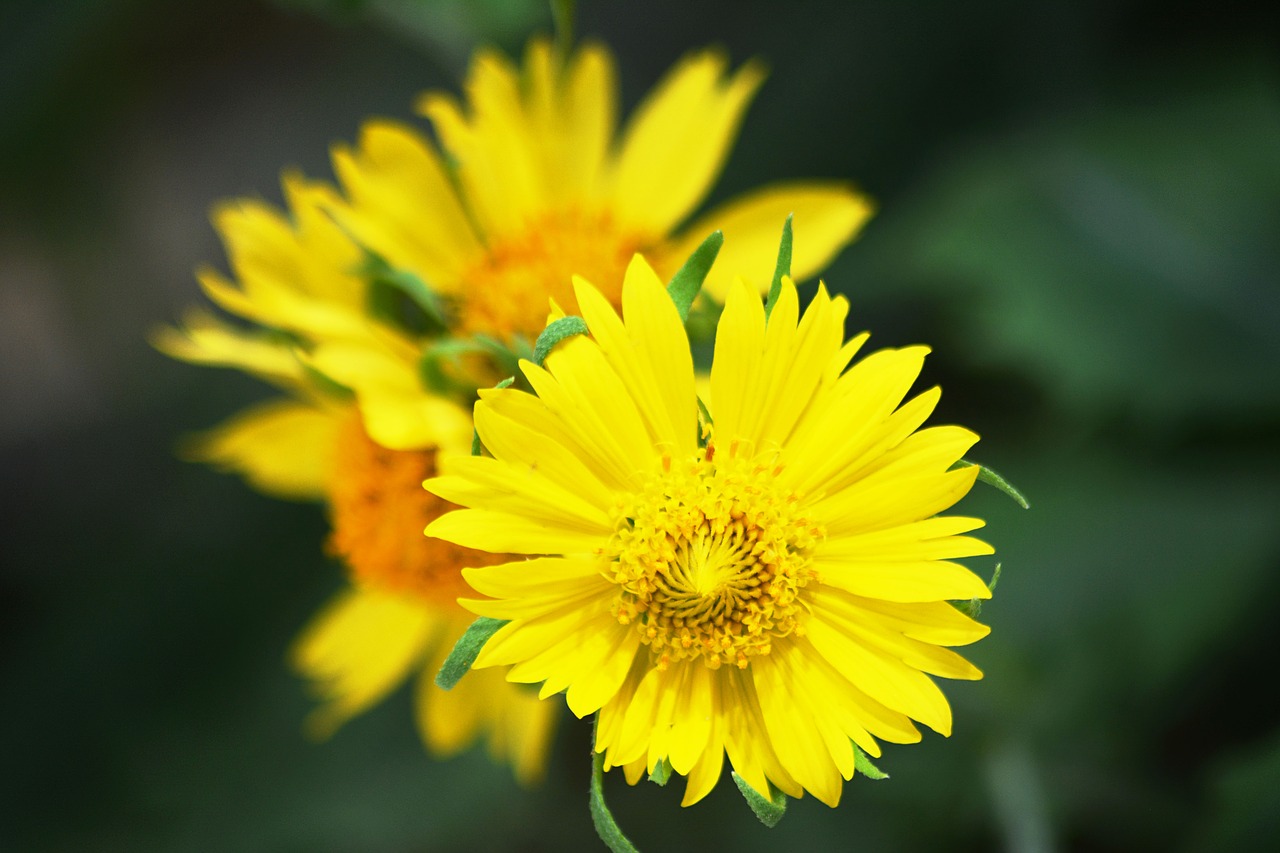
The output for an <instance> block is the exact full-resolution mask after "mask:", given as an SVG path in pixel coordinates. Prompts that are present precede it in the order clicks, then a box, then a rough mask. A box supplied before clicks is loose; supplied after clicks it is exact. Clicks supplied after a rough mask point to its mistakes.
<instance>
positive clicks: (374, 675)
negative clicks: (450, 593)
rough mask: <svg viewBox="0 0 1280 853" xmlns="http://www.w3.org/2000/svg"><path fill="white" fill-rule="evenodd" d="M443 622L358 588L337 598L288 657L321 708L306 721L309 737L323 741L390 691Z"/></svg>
mask: <svg viewBox="0 0 1280 853" xmlns="http://www.w3.org/2000/svg"><path fill="white" fill-rule="evenodd" d="M447 622H448V617H447V616H444V617H442V616H440V615H439V614H437V613H436V612H435V611H433V610H432V609H431V608H429V607H426V606H424V605H423V604H421V603H420V602H418V601H416V600H414V599H409V598H403V597H401V596H398V595H393V594H388V593H381V592H377V591H374V590H369V589H359V588H351V589H349V590H347V591H345V592H343V593H341V594H340V595H339V596H338V597H337V598H336V599H334V600H333V601H332V602H330V603H329V605H328V606H326V607H325V609H324V610H322V611H321V612H320V614H319V615H318V616H316V618H315V619H313V620H312V621H311V624H310V625H308V626H307V628H306V629H305V630H304V631H303V633H302V635H301V636H300V637H298V639H297V641H296V642H295V643H294V646H293V649H292V650H291V652H290V658H291V660H292V662H293V666H294V667H295V668H296V669H297V670H298V672H300V673H301V674H302V675H304V676H305V677H307V678H308V679H309V680H310V681H311V682H312V687H313V689H314V690H315V692H316V694H317V695H318V697H319V698H320V699H321V700H322V701H323V703H324V704H323V705H322V706H321V707H320V708H317V709H316V710H315V711H314V712H313V713H312V714H311V716H310V717H309V718H308V720H307V725H308V728H309V729H310V730H311V732H312V733H313V734H315V735H316V736H317V737H328V736H329V735H331V734H332V733H333V732H334V730H336V729H337V728H338V727H339V726H340V725H342V724H343V723H344V722H346V721H347V720H348V719H350V718H351V717H354V716H355V715H356V714H359V713H361V712H362V711H364V710H366V709H367V708H369V707H371V706H372V705H374V704H375V703H377V702H378V701H380V700H381V699H382V698H383V697H384V696H386V695H387V694H388V693H389V692H390V691H392V690H394V689H395V688H396V687H397V686H398V685H399V684H400V683H401V682H402V681H404V679H405V678H406V677H407V676H408V675H409V673H410V672H411V671H414V670H415V669H416V667H417V666H418V665H420V663H421V662H422V659H423V655H424V654H425V653H426V649H427V647H428V645H429V643H430V642H431V639H432V637H433V636H435V635H436V634H438V633H439V631H440V630H441V629H442V628H443V627H444V626H445V625H446V624H447Z"/></svg>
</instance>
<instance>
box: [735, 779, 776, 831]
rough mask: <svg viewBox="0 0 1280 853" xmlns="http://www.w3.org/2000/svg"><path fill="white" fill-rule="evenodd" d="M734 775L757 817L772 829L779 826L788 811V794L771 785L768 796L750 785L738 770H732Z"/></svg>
mask: <svg viewBox="0 0 1280 853" xmlns="http://www.w3.org/2000/svg"><path fill="white" fill-rule="evenodd" d="M732 776H733V782H734V784H735V785H737V786H738V790H739V791H741V792H742V796H743V798H744V799H745V800H746V801H747V805H749V806H751V810H752V811H753V812H755V813H756V817H758V818H760V822H761V823H763V824H764V825H765V826H767V827H769V828H770V829H773V828H774V827H775V826H777V825H778V822H779V821H781V820H782V818H783V816H784V815H786V813H787V795H786V794H784V793H782V792H781V791H779V790H778V789H777V788H775V787H773V786H772V785H770V786H769V796H767V797H766V796H765V795H764V794H761V793H760V792H759V791H757V790H756V789H755V788H753V787H751V786H750V785H748V784H747V780H746V779H743V778H742V777H741V776H739V775H738V772H737V771H736V770H735V771H732Z"/></svg>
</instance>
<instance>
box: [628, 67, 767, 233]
mask: <svg viewBox="0 0 1280 853" xmlns="http://www.w3.org/2000/svg"><path fill="white" fill-rule="evenodd" d="M726 64H727V63H726V61H725V59H724V57H723V56H721V55H720V54H718V53H715V52H713V51H703V52H701V53H697V54H694V55H692V56H690V57H687V58H686V59H684V60H683V61H682V62H681V63H680V64H679V65H677V66H676V67H675V68H674V69H672V70H671V72H670V73H669V74H668V75H667V76H666V78H665V79H664V80H663V81H662V82H661V83H660V84H659V85H658V87H657V88H656V89H655V90H654V91H653V92H652V93H651V94H650V95H649V97H648V98H647V99H646V100H645V102H644V103H643V104H641V105H640V107H639V108H638V109H637V110H636V112H635V113H634V114H633V116H632V118H631V120H630V122H629V123H628V124H627V127H626V129H625V130H624V131H623V137H622V147H621V150H620V152H619V154H618V161H617V167H616V173H615V176H614V187H613V200H614V206H615V209H616V210H617V212H618V216H619V218H620V219H621V220H622V221H623V222H626V223H628V224H629V225H632V226H633V227H635V228H636V229H637V230H639V231H641V232H642V233H648V234H655V235H656V234H662V233H665V232H666V231H667V230H669V229H670V228H671V227H672V226H674V225H675V224H676V223H678V222H679V221H680V220H681V219H683V218H684V216H685V215H686V214H687V213H688V212H689V211H690V210H692V209H693V207H694V206H696V205H697V204H698V202H699V201H701V200H702V197H703V196H704V195H705V194H706V192H707V190H708V189H709V188H710V186H711V184H712V182H713V181H714V180H715V179H716V177H718V176H719V174H720V170H721V169H722V168H723V167H724V163H725V160H726V159H727V157H728V153H729V148H730V146H731V145H732V143H733V139H734V137H735V136H736V135H737V131H738V125H739V124H740V122H741V121H742V117H743V114H744V113H745V112H746V108H747V105H748V104H749V103H750V102H751V99H752V98H753V97H754V96H755V92H756V90H757V89H758V88H759V86H760V83H761V82H763V80H764V69H763V68H762V67H761V66H760V65H759V64H757V63H753V62H749V63H747V64H746V65H744V66H742V67H741V68H740V69H739V70H738V71H737V72H736V73H735V74H734V75H733V76H732V77H730V78H729V79H728V80H727V81H723V75H724V71H725V66H726ZM779 228H781V222H779ZM704 236H705V235H704Z"/></svg>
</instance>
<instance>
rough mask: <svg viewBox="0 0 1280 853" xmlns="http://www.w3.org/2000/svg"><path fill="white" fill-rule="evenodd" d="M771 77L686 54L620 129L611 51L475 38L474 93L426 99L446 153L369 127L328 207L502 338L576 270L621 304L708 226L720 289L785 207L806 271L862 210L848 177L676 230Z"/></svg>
mask: <svg viewBox="0 0 1280 853" xmlns="http://www.w3.org/2000/svg"><path fill="white" fill-rule="evenodd" d="M762 79H763V71H762V69H761V68H760V67H759V66H758V65H757V64H755V63H748V64H747V65H745V66H744V67H742V68H740V69H739V70H738V71H736V72H734V73H732V74H728V73H727V66H726V61H725V58H724V57H723V56H722V55H721V54H719V53H717V52H715V51H702V52H698V53H695V54H692V55H690V56H689V57H687V58H686V59H685V60H684V61H682V62H681V63H680V64H679V65H677V66H676V67H675V68H674V69H672V71H671V72H670V73H669V74H668V75H667V77H666V79H665V80H663V81H662V82H661V83H660V84H659V85H658V87H657V88H656V89H655V90H654V91H653V92H652V93H651V94H650V95H649V97H648V98H647V99H646V100H645V102H644V103H643V104H642V105H641V106H640V107H639V109H638V110H637V111H636V113H635V114H634V115H633V116H632V117H631V119H630V121H629V122H627V124H626V126H625V128H624V129H623V131H622V133H621V136H620V137H618V138H615V124H616V118H615V113H616V110H617V107H616V101H617V91H616V90H617V84H616V82H615V75H614V67H613V61H612V59H611V57H610V55H609V53H608V52H607V51H606V50H605V49H604V48H603V47H600V46H598V45H588V46H585V47H583V48H581V49H580V50H578V51H577V52H576V53H575V54H573V55H572V56H570V57H568V58H567V59H563V60H562V59H561V58H560V57H559V56H558V55H557V53H556V52H555V51H554V50H553V48H552V47H551V45H550V44H549V43H548V42H546V41H544V40H539V39H535V40H534V41H532V42H531V43H530V45H529V48H528V51H527V53H526V56H525V62H524V68H523V70H520V69H517V68H515V67H514V66H513V65H512V64H511V63H510V62H509V61H508V60H507V59H506V58H505V57H503V56H502V55H500V54H498V53H496V52H493V51H485V50H482V51H480V52H478V53H477V54H476V58H475V60H474V62H473V64H472V67H471V72H470V74H469V75H468V78H467V82H466V94H467V98H466V102H465V103H459V102H457V101H456V100H455V99H454V98H452V97H451V96H449V95H444V94H440V93H429V94H427V95H424V96H423V97H422V98H421V100H420V101H419V104H418V106H419V109H420V110H421V111H422V113H423V114H424V115H426V117H427V118H429V119H430V121H431V122H432V124H433V126H434V129H435V131H436V135H437V137H438V138H439V140H440V144H441V146H442V148H443V152H444V153H442V152H441V151H438V150H437V149H436V148H435V146H433V145H432V144H431V143H429V142H428V141H427V140H426V139H424V138H423V137H422V135H421V134H419V133H418V132H417V131H415V130H413V129H412V128H409V127H407V126H405V125H401V124H398V123H394V122H390V121H376V122H370V123H369V124H367V125H366V126H365V127H364V130H363V133H362V134H361V138H360V143H359V145H358V146H357V147H356V148H355V149H349V148H347V147H345V146H339V147H338V148H337V149H335V151H334V166H335V170H336V172H337V174H338V177H339V180H340V182H341V184H342V186H343V189H344V190H345V191H346V200H335V201H334V202H333V203H332V204H331V205H330V209H331V210H332V211H333V213H334V214H335V216H336V217H337V219H338V221H339V222H340V223H341V224H342V225H343V227H345V228H346V229H347V230H348V231H349V232H350V233H351V234H353V235H354V236H355V238H356V240H358V241H359V242H360V243H361V244H362V245H364V246H367V247H368V248H370V249H372V250H374V251H376V252H378V253H379V254H380V255H382V256H383V257H385V258H386V259H387V260H388V261H389V262H390V263H391V264H392V265H393V266H395V267H398V268H403V269H409V270H413V271H415V272H416V273H418V274H419V275H421V276H422V278H423V279H424V280H425V281H426V282H427V283H428V284H429V285H430V286H431V287H432V288H433V289H435V290H437V291H438V292H440V293H442V294H445V295H447V296H448V297H449V298H451V299H452V300H453V302H454V309H455V312H456V317H457V322H458V324H459V326H460V327H461V328H462V329H463V330H465V331H469V332H484V333H487V334H491V335H496V336H497V337H507V336H510V335H511V334H513V333H517V332H519V333H524V334H525V335H527V336H530V337H532V336H535V335H536V334H537V333H538V332H539V331H540V330H541V328H542V325H543V320H544V319H545V317H546V307H547V299H548V297H551V298H554V299H555V300H556V301H557V302H558V303H559V304H560V305H561V306H562V307H564V309H565V310H566V311H568V312H569V313H576V304H575V300H574V293H573V289H572V287H571V286H570V280H571V276H572V275H575V274H576V275H582V276H584V277H586V278H589V279H590V280H592V281H597V282H601V283H602V285H603V286H604V287H605V288H606V289H605V291H604V292H605V294H606V296H607V297H608V298H609V299H610V301H612V302H613V303H614V304H617V301H618V290H617V285H618V283H620V282H621V281H622V272H623V270H624V269H625V268H626V264H627V262H628V261H629V260H630V258H631V256H632V255H633V254H634V253H636V252H644V253H645V254H646V255H647V256H648V257H649V258H650V259H651V260H652V262H653V263H654V264H655V265H656V267H657V268H658V270H659V272H661V273H662V274H663V275H664V276H665V275H670V274H671V273H674V272H675V269H676V267H677V266H678V265H679V263H680V262H682V261H683V260H684V258H685V257H686V256H687V255H688V254H689V253H690V252H691V251H692V250H693V249H694V248H695V247H696V246H697V244H698V243H699V242H700V241H701V239H702V238H703V237H705V236H706V234H707V233H708V232H710V231H712V230H715V229H721V230H723V231H724V232H725V236H726V248H725V250H724V252H722V254H721V256H720V260H719V263H717V265H716V267H715V268H714V269H713V270H712V272H711V275H710V276H709V278H708V279H707V282H706V289H707V291H708V292H709V293H710V294H711V295H712V296H715V297H717V298H723V295H724V292H725V290H726V289H727V287H728V283H729V282H730V281H731V280H732V278H733V276H734V275H738V274H741V273H742V272H743V271H745V270H751V271H754V270H762V269H767V268H768V264H769V263H770V262H771V260H772V255H773V252H774V249H775V247H776V239H777V228H778V223H779V222H781V221H782V220H783V219H784V218H785V217H786V216H787V214H788V213H792V212H794V214H795V219H796V223H797V228H799V229H802V230H803V231H804V233H805V235H806V238H805V239H806V242H805V243H802V244H798V245H797V247H796V255H795V258H794V260H793V264H794V265H795V267H796V269H797V273H798V275H801V276H807V275H811V274H813V273H814V272H816V271H817V270H818V269H820V268H821V267H822V266H823V265H825V264H826V263H827V262H828V261H829V260H830V259H831V258H832V256H833V255H834V254H835V253H836V252H837V251H838V250H839V249H840V248H841V247H842V246H844V245H845V244H846V243H847V242H848V241H849V240H850V239H851V238H852V237H853V235H854V233H855V232H856V231H857V229H858V228H859V227H860V226H861V225H862V223H863V222H864V221H865V220H866V218H867V216H868V215H869V214H870V210H871V208H870V204H869V203H868V202H867V201H866V199H864V198H863V197H861V196H859V195H858V194H856V193H855V192H854V191H853V190H852V189H851V188H849V187H848V186H845V185H842V184H839V183H835V182H830V181H826V182H816V181H805V182H795V183H790V184H783V185H779V186H776V187H772V188H767V189H764V190H761V191H757V192H755V193H752V194H750V195H748V196H745V197H743V198H741V199H738V200H736V201H734V202H730V203H729V204H728V205H726V206H724V207H722V208H719V209H717V210H715V211H712V212H711V213H709V214H707V215H706V216H704V217H703V218H702V219H701V220H700V221H699V222H697V223H696V224H694V225H692V226H690V227H688V228H684V229H682V230H680V231H679V232H678V233H676V229H677V228H679V226H680V225H681V223H683V222H684V221H685V220H686V219H687V218H688V216H689V214H690V213H691V212H692V211H693V210H694V209H695V208H696V207H697V206H698V204H699V203H700V202H701V201H702V200H703V198H704V197H705V196H706V194H707V192H709V191H710V189H711V186H712V184H713V183H714V181H715V179H716V177H717V176H718V175H719V173H720V171H721V169H722V168H723V166H724V162H725V160H726V158H727V155H728V152H729V150H730V147H731V145H732V143H733V140H734V137H735V136H736V135H737V131H738V127H739V124H740V122H741V121H742V117H743V114H744V112H745V110H746V108H747V105H748V104H749V103H750V100H751V98H752V97H753V96H754V94H755V92H756V89H757V88H758V86H759V85H760V82H761V80H762ZM610 288H611V289H610Z"/></svg>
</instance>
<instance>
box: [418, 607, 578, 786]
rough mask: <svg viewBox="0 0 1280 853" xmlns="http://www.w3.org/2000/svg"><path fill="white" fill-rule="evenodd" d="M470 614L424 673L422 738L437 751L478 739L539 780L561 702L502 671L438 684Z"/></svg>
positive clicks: (523, 776)
mask: <svg viewBox="0 0 1280 853" xmlns="http://www.w3.org/2000/svg"><path fill="white" fill-rule="evenodd" d="M469 621H470V620H469V617H466V618H461V619H459V618H454V619H453V620H452V622H451V623H450V625H449V628H448V630H447V631H445V632H444V634H443V636H442V639H443V642H440V643H438V644H437V645H436V648H435V650H434V652H433V653H432V654H431V655H430V656H429V657H428V659H427V662H426V665H425V666H424V667H423V670H422V674H421V676H420V677H419V678H418V687H417V695H416V700H417V701H416V710H417V720H418V728H419V731H420V732H421V734H422V739H423V741H424V742H426V744H427V746H428V748H430V750H431V751H432V753H433V754H436V755H441V756H448V755H453V754H455V753H457V752H459V751H461V750H463V749H465V748H467V747H468V746H470V745H471V744H472V743H473V742H475V740H476V739H477V738H480V737H484V738H485V739H486V740H487V741H488V745H489V752H490V754H491V755H493V757H494V758H495V759H497V760H499V761H503V762H507V763H510V764H511V765H512V767H513V768H514V770H515V773H516V778H517V779H519V780H520V781H521V782H523V783H526V784H527V783H529V782H533V781H536V780H537V779H538V778H540V777H541V776H542V774H543V771H544V770H545V767H546V754H547V749H548V747H549V746H550V740H551V734H552V731H553V729H554V725H555V720H556V716H557V714H556V711H557V708H556V706H555V705H554V704H553V703H551V702H543V701H540V700H539V699H538V697H537V696H536V695H535V694H534V693H533V692H532V691H530V690H528V689H526V688H524V687H521V686H519V685H515V684H511V683H509V682H508V681H507V680H506V678H505V677H504V675H505V674H504V673H503V672H502V671H501V670H497V669H491V670H473V671H472V672H469V673H467V676H466V677H465V678H463V679H462V680H461V681H460V682H458V684H456V685H455V686H454V687H453V689H452V690H441V689H440V688H439V687H437V686H436V685H435V674H436V672H438V671H439V669H440V666H441V664H443V662H444V659H445V657H446V656H447V655H448V653H449V651H450V649H451V648H452V641H454V640H456V638H457V637H458V636H460V635H461V634H462V632H463V631H464V630H466V627H467V624H468V623H469Z"/></svg>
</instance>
